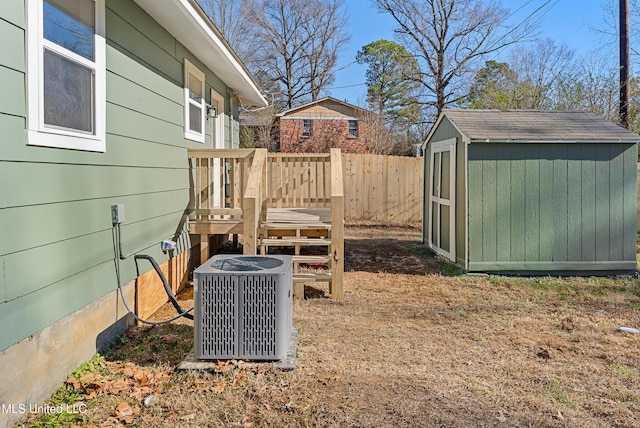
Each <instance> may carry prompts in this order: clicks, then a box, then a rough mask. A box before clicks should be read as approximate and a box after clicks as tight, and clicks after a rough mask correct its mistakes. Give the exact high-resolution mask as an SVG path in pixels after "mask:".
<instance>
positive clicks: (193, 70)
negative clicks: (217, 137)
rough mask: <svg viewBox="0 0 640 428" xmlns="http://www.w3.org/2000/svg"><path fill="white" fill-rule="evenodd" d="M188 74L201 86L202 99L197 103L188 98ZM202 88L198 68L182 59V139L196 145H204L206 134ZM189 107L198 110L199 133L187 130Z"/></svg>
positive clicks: (203, 84)
mask: <svg viewBox="0 0 640 428" xmlns="http://www.w3.org/2000/svg"><path fill="white" fill-rule="evenodd" d="M189 74H193V75H194V76H195V77H197V78H198V79H200V82H201V85H202V88H201V93H202V99H201V100H200V102H199V103H198V102H196V101H195V100H192V99H191V97H190V96H189ZM204 87H205V76H204V73H203V72H202V71H200V69H199V68H198V67H196V66H195V65H193V64H192V63H191V62H189V60H188V59H186V58H185V59H184V138H186V139H188V140H192V141H197V142H198V143H204V138H205V134H206V132H205V124H206V122H205V115H206V110H207V106H206V101H205V92H204ZM190 105H194V106H197V107H198V108H200V123H201V124H202V130H201V132H195V131H193V130H191V129H189V124H190V123H191V121H190V119H191V112H190V109H189V106H190Z"/></svg>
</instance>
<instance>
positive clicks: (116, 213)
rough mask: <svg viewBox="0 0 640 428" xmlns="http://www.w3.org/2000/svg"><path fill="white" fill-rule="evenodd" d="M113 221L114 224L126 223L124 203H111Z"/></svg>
mask: <svg viewBox="0 0 640 428" xmlns="http://www.w3.org/2000/svg"><path fill="white" fill-rule="evenodd" d="M111 221H112V223H113V224H120V223H124V204H115V205H111Z"/></svg>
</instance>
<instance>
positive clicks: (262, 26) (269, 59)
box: [251, 0, 350, 108]
mask: <svg viewBox="0 0 640 428" xmlns="http://www.w3.org/2000/svg"><path fill="white" fill-rule="evenodd" d="M251 15H252V19H253V20H254V22H255V23H256V25H257V31H258V32H259V35H260V39H261V43H263V46H264V52H265V55H264V57H263V58H261V60H260V68H261V69H262V70H263V71H264V72H265V73H266V74H267V75H269V76H270V77H271V78H272V79H273V81H275V82H278V83H279V84H280V85H281V88H282V95H283V98H284V104H285V107H287V108H291V107H293V106H294V105H295V104H296V103H297V102H299V101H309V99H310V100H312V101H315V100H317V99H318V97H319V96H320V93H321V92H322V90H323V89H325V88H326V87H327V86H328V85H329V84H330V83H331V82H332V81H333V78H334V69H335V66H336V63H337V57H338V52H340V50H342V49H343V48H344V47H345V45H346V43H347V42H348V41H349V38H350V35H349V34H348V32H347V30H346V25H347V24H346V15H345V6H344V0H257V4H256V7H255V8H254V9H253V11H252V13H251Z"/></svg>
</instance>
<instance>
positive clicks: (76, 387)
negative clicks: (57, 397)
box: [67, 376, 83, 391]
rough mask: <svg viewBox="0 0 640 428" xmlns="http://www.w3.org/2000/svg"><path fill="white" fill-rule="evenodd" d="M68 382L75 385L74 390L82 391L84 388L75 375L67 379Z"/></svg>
mask: <svg viewBox="0 0 640 428" xmlns="http://www.w3.org/2000/svg"><path fill="white" fill-rule="evenodd" d="M67 383H68V384H69V385H71V386H73V390H74V391H80V390H81V389H83V388H82V384H80V382H79V381H78V379H76V378H75V377H73V376H72V377H70V378H68V379H67Z"/></svg>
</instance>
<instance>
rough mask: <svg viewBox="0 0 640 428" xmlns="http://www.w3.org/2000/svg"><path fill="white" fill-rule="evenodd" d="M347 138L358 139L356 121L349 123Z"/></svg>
mask: <svg viewBox="0 0 640 428" xmlns="http://www.w3.org/2000/svg"><path fill="white" fill-rule="evenodd" d="M349 137H352V138H357V137H358V121H357V120H350V121H349Z"/></svg>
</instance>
